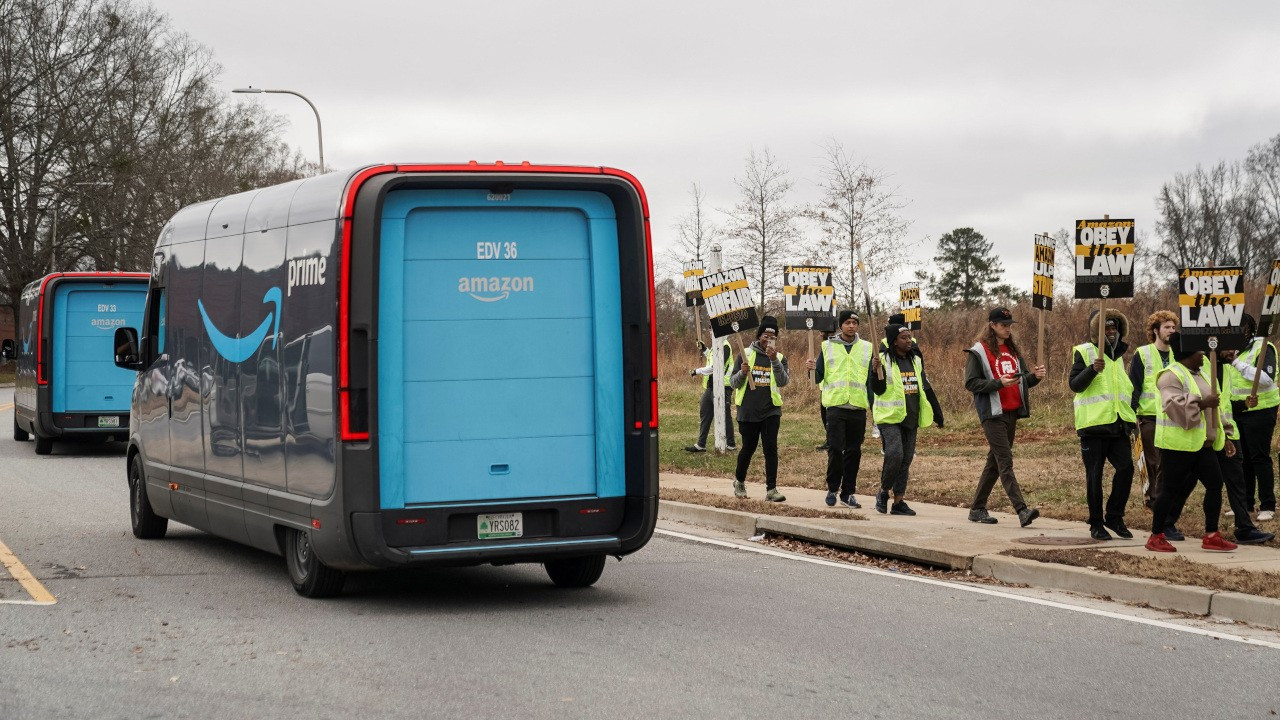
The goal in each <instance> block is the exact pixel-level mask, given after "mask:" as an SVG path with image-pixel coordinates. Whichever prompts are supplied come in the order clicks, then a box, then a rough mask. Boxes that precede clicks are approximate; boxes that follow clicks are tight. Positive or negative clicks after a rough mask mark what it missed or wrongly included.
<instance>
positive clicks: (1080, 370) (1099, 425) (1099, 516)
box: [1068, 310, 1138, 540]
mask: <svg viewBox="0 0 1280 720" xmlns="http://www.w3.org/2000/svg"><path fill="white" fill-rule="evenodd" d="M1099 320H1100V316H1099V315H1098V312H1097V311H1094V312H1093V313H1091V314H1090V315H1089V326H1088V332H1089V338H1090V341H1086V342H1084V343H1081V344H1079V345H1077V346H1075V347H1073V348H1071V360H1072V362H1071V375H1070V380H1069V382H1068V384H1069V385H1070V386H1071V390H1072V392H1074V393H1075V394H1076V397H1075V400H1074V402H1073V403H1072V404H1073V406H1074V409H1075V420H1076V434H1077V435H1079V436H1080V456H1081V458H1083V460H1084V477H1085V494H1086V496H1087V497H1088V501H1089V535H1090V536H1091V537H1093V539H1095V540H1110V539H1111V533H1108V532H1107V530H1108V529H1110V530H1111V532H1114V533H1115V534H1116V535H1119V536H1120V537H1122V538H1131V537H1133V533H1131V532H1129V528H1128V527H1126V526H1125V524H1124V510H1125V505H1127V504H1128V502H1129V491H1130V489H1131V486H1132V485H1133V445H1132V443H1131V442H1130V441H1129V438H1130V436H1131V433H1132V432H1133V431H1134V430H1135V429H1136V426H1137V422H1138V417H1137V414H1136V413H1135V412H1134V410H1133V406H1132V405H1131V404H1130V403H1131V402H1132V399H1133V383H1131V382H1130V381H1129V376H1128V375H1125V372H1124V353H1125V351H1126V350H1128V349H1129V346H1128V344H1126V343H1125V341H1124V338H1125V335H1127V334H1128V330H1129V321H1128V319H1127V318H1125V316H1124V315H1122V314H1120V313H1119V312H1117V311H1115V310H1108V311H1107V317H1106V326H1105V328H1104V330H1103V347H1102V348H1101V350H1099V348H1098V346H1097V344H1096V340H1094V338H1097V337H1098V322H1099ZM1108 462H1109V463H1111V467H1112V469H1113V470H1114V471H1115V473H1114V474H1113V475H1112V478H1111V495H1110V496H1109V497H1108V498H1107V503H1106V512H1105V514H1104V512H1103V504H1102V495H1103V492H1102V476H1103V473H1104V472H1105V471H1106V463H1108Z"/></svg>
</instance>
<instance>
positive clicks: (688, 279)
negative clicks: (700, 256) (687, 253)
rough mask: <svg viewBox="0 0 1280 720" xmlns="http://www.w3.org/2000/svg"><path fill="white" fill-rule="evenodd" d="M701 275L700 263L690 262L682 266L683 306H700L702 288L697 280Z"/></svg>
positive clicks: (699, 261)
mask: <svg viewBox="0 0 1280 720" xmlns="http://www.w3.org/2000/svg"><path fill="white" fill-rule="evenodd" d="M702 275H703V269H702V261H701V260H690V261H688V262H686V263H685V264H684V305H685V307H693V306H695V305H701V304H702V287H701V286H700V285H699V284H698V279H699V278H701V277H702Z"/></svg>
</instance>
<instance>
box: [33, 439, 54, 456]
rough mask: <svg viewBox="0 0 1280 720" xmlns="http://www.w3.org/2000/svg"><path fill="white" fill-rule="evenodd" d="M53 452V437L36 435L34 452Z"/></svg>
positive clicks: (42, 453) (43, 453) (46, 453)
mask: <svg viewBox="0 0 1280 720" xmlns="http://www.w3.org/2000/svg"><path fill="white" fill-rule="evenodd" d="M51 452H53V438H47V437H40V436H39V435H37V436H36V454H37V455H48V454H49V453H51Z"/></svg>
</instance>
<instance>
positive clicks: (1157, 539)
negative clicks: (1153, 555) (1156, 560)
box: [1147, 533, 1178, 552]
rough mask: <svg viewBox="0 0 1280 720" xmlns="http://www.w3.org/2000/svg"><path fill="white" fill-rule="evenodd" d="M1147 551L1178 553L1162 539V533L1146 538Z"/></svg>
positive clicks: (1176, 549)
mask: <svg viewBox="0 0 1280 720" xmlns="http://www.w3.org/2000/svg"><path fill="white" fill-rule="evenodd" d="M1147 549H1148V550H1150V551H1151V552H1178V548H1176V547H1174V546H1173V545H1172V544H1170V542H1169V541H1168V540H1165V539H1164V533H1156V534H1154V535H1152V536H1151V537H1149V538H1147Z"/></svg>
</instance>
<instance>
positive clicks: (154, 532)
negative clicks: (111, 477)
mask: <svg viewBox="0 0 1280 720" xmlns="http://www.w3.org/2000/svg"><path fill="white" fill-rule="evenodd" d="M129 524H130V525H132V526H133V536H134V537H136V538H138V539H139V540H159V539H160V538H162V537H164V534H165V533H166V532H167V531H168V530H169V519H168V518H164V517H160V516H159V515H157V514H156V512H155V510H152V509H151V500H150V499H148V498H147V478H146V477H145V476H143V474H142V461H141V460H139V459H138V458H136V457H135V458H134V459H133V460H131V461H130V462H129Z"/></svg>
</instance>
